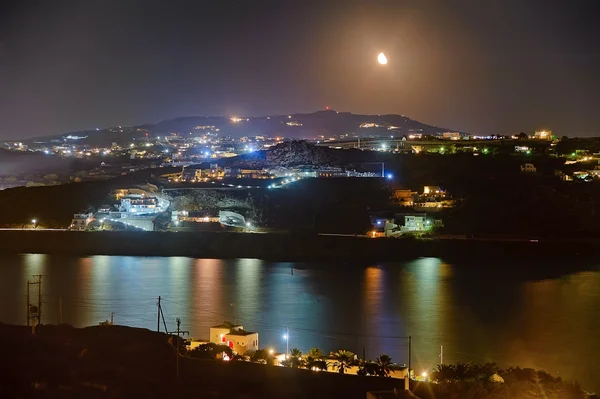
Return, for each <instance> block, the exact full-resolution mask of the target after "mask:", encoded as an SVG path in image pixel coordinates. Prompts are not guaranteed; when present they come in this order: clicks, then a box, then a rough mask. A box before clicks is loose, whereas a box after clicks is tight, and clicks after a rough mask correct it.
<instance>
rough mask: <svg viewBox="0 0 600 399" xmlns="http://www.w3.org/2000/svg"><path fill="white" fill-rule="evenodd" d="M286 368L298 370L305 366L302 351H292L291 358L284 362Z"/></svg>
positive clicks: (294, 349) (295, 349)
mask: <svg viewBox="0 0 600 399" xmlns="http://www.w3.org/2000/svg"><path fill="white" fill-rule="evenodd" d="M282 363H283V365H284V366H286V367H291V368H294V369H297V368H298V367H301V366H303V365H304V359H303V358H302V351H301V350H300V349H298V348H293V349H292V350H291V351H290V354H289V356H288V357H287V359H285V360H284V361H283V362H282Z"/></svg>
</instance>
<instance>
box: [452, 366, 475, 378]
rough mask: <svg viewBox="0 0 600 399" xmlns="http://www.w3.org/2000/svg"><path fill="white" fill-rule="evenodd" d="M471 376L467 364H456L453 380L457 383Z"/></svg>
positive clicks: (470, 370) (469, 367)
mask: <svg viewBox="0 0 600 399" xmlns="http://www.w3.org/2000/svg"><path fill="white" fill-rule="evenodd" d="M471 376H472V369H471V365H470V364H467V363H457V364H456V366H454V378H455V379H456V380H458V381H464V380H468V379H469V378H471Z"/></svg>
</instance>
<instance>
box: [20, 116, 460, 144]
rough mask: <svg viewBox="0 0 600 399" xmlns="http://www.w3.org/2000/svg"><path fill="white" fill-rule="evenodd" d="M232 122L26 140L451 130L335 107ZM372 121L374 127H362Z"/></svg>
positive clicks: (186, 121) (191, 121) (190, 121)
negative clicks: (201, 132) (209, 132)
mask: <svg viewBox="0 0 600 399" xmlns="http://www.w3.org/2000/svg"><path fill="white" fill-rule="evenodd" d="M238 119H239V120H237V121H235V122H234V121H232V120H231V118H230V117H225V116H190V117H181V118H175V119H169V120H166V121H162V122H159V123H156V124H146V125H141V126H132V127H123V128H114V127H113V128H107V129H101V130H91V131H82V132H72V133H64V134H60V135H55V136H48V137H41V138H35V139H29V140H25V141H23V142H25V143H34V142H40V141H51V140H57V141H62V140H63V138H64V137H66V136H67V135H69V134H70V135H76V136H79V137H82V138H81V139H80V140H79V142H80V143H86V144H93V145H98V144H105V145H106V144H108V145H109V144H110V143H112V142H119V143H121V142H130V141H131V139H132V138H139V137H143V136H145V135H146V133H148V134H149V135H151V136H154V137H156V136H162V135H166V134H170V133H179V134H188V133H190V132H194V131H195V129H194V128H195V127H197V126H214V127H215V128H217V129H219V134H221V135H223V136H232V137H243V136H257V135H266V136H269V137H275V136H284V137H289V138H296V139H299V138H307V139H319V138H321V137H325V138H329V137H335V136H339V135H341V134H359V135H362V136H370V135H388V134H389V135H407V134H409V133H411V132H419V133H423V134H432V135H435V134H439V133H442V132H446V131H449V130H451V129H448V128H442V127H437V126H431V125H427V124H424V123H421V122H418V121H415V120H412V119H410V118H408V117H406V116H404V115H395V114H390V115H359V114H352V113H349V112H337V111H332V110H327V111H317V112H313V113H310V114H291V115H276V116H264V117H249V118H244V117H240V118H238ZM364 124H368V125H367V126H370V127H361V125H364ZM369 124H370V125H369Z"/></svg>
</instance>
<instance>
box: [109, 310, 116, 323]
mask: <svg viewBox="0 0 600 399" xmlns="http://www.w3.org/2000/svg"><path fill="white" fill-rule="evenodd" d="M114 324H115V312H110V325H111V326H113V325H114Z"/></svg>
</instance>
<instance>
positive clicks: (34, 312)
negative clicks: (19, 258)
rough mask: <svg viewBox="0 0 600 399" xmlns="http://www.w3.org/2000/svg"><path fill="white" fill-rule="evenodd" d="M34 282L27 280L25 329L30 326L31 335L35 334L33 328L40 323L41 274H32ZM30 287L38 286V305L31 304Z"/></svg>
mask: <svg viewBox="0 0 600 399" xmlns="http://www.w3.org/2000/svg"><path fill="white" fill-rule="evenodd" d="M33 277H35V278H36V279H37V280H36V281H29V280H27V327H29V326H31V333H32V334H35V327H36V326H38V325H40V324H41V322H42V277H43V275H41V274H34V275H33ZM31 285H37V286H38V305H37V306H35V305H32V304H31V289H30V286H31Z"/></svg>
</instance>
